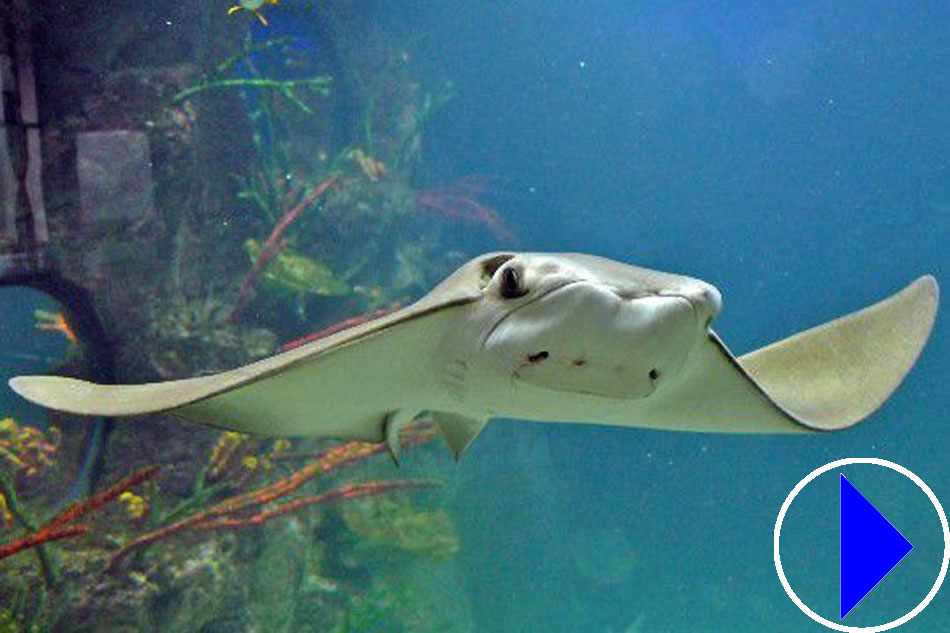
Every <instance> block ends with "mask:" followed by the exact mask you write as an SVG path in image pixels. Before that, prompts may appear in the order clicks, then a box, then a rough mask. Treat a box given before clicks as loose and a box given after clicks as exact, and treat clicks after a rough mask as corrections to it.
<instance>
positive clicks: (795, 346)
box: [738, 275, 939, 431]
mask: <svg viewBox="0 0 950 633" xmlns="http://www.w3.org/2000/svg"><path fill="white" fill-rule="evenodd" d="M938 295H939V289H938V286H937V281H936V279H934V278H933V277H931V276H929V275H927V276H924V277H920V278H919V279H917V280H916V281H914V282H913V283H911V284H910V285H908V286H907V287H906V288H904V289H903V290H901V291H900V292H898V293H896V294H894V295H892V296H890V297H888V298H887V299H884V300H883V301H880V302H879V303H876V304H874V305H872V306H869V307H867V308H865V309H863V310H859V311H857V312H853V313H851V314H849V315H846V316H844V317H841V318H839V319H835V320H834V321H830V322H828V323H825V324H823V325H820V326H818V327H815V328H812V329H810V330H806V331H804V332H801V333H799V334H796V335H794V336H791V337H789V338H787V339H784V340H781V341H778V342H776V343H773V344H771V345H768V346H766V347H763V348H761V349H758V350H756V351H754V352H751V353H749V354H746V355H745V356H742V357H741V358H739V359H738V362H739V364H740V365H741V367H742V369H743V370H744V371H745V372H746V373H747V374H748V375H749V376H750V377H751V378H752V379H753V380H754V381H755V382H756V383H757V384H758V385H759V386H760V387H761V389H762V390H763V391H764V392H765V393H766V394H767V395H768V396H769V398H771V399H772V400H773V401H774V402H775V403H776V404H777V405H778V406H780V407H781V408H782V409H783V410H785V411H786V412H787V413H789V414H790V415H791V416H792V417H794V418H795V419H797V420H798V421H799V422H801V423H802V424H804V425H805V426H808V427H810V428H813V429H817V430H823V431H829V430H838V429H843V428H847V427H849V426H852V425H854V424H856V423H858V422H860V421H861V420H863V419H864V418H866V417H867V416H869V415H871V414H872V413H873V412H874V411H876V410H877V409H878V408H879V407H880V406H881V405H882V404H883V403H884V401H885V400H886V399H887V398H888V397H889V396H890V395H891V394H892V393H893V392H894V390H895V389H897V387H898V385H900V383H901V381H902V380H903V379H904V377H905V376H906V375H907V372H908V371H910V368H911V367H912V366H913V365H914V363H915V362H916V360H917V357H918V356H919V355H920V352H921V350H922V349H923V347H924V344H925V343H926V342H927V339H928V338H929V336H930V332H931V329H932V328H933V324H934V319H935V318H936V314H937V302H938Z"/></svg>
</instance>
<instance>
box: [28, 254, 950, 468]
mask: <svg viewBox="0 0 950 633" xmlns="http://www.w3.org/2000/svg"><path fill="white" fill-rule="evenodd" d="M937 294H938V290H937V282H936V280H935V279H934V278H933V277H931V276H924V277H920V278H919V279H917V280H916V281H914V282H913V283H911V284H910V285H908V286H907V287H906V288H904V289H903V290H901V291H900V292H898V293H896V294H894V295H892V296H890V297H888V298H886V299H884V300H883V301H881V302H879V303H876V304H874V305H872V306H870V307H867V308H864V309H863V310H859V311H857V312H854V313H851V314H848V315H846V316H843V317H841V318H838V319H836V320H834V321H830V322H828V323H825V324H823V325H819V326H817V327H814V328H812V329H809V330H806V331H804V332H801V333H799V334H796V335H794V336H791V337H790V338H786V339H784V340H780V341H778V342H776V343H772V344H771V345H768V346H766V347H763V348H761V349H758V350H755V351H753V352H751V353H748V354H745V355H743V356H738V357H737V356H735V355H733V354H732V352H730V351H729V349H728V348H727V347H726V345H725V344H724V343H723V342H722V341H721V340H720V338H719V337H718V336H717V335H716V333H715V332H714V331H713V330H712V329H711V328H710V325H711V323H712V321H713V319H714V318H715V317H716V315H717V314H718V313H719V311H720V307H721V298H720V294H719V291H717V290H716V288H714V287H713V286H711V285H709V284H708V283H705V282H703V281H700V280H698V279H693V278H690V277H684V276H681V275H676V274H670V273H663V272H658V271H654V270H648V269H645V268H638V267H635V266H630V265H627V264H622V263H619V262H615V261H612V260H609V259H604V258H600V257H595V256H591V255H581V254H539V253H530V254H529V253H491V254H487V255H483V256H481V257H477V258H475V259H473V260H471V261H470V262H468V263H467V264H465V265H463V266H462V267H461V268H459V269H458V270H457V271H455V272H454V273H453V274H452V275H450V276H449V277H447V278H446V279H445V280H444V281H443V282H442V283H440V284H439V285H438V286H436V287H435V288H434V289H433V290H432V291H431V292H430V293H429V294H427V295H426V296H424V297H423V298H422V299H420V300H419V301H417V302H416V303H414V304H412V305H410V306H408V307H406V308H403V309H401V310H399V311H397V312H394V313H392V314H389V315H387V316H385V317H382V318H379V319H377V320H374V321H370V322H368V323H364V324H361V325H358V326H355V327H352V328H349V329H346V330H343V331H340V332H337V333H335V334H333V335H330V336H327V337H326V338H322V339H319V340H316V341H313V342H311V343H308V344H305V345H302V346H300V347H297V348H294V349H291V350H289V351H286V352H283V353H281V354H277V355H275V356H272V357H269V358H266V359H264V360H260V361H258V362H255V363H252V364H250V365H246V366H243V367H238V368H236V369H232V370H230V371H225V372H223V373H219V374H214V375H207V376H201V377H196V378H189V379H184V380H173V381H168V382H158V383H150V384H141V385H103V384H94V383H90V382H85V381H82V380H78V379H74V378H65V377H55V376H21V377H17V378H13V379H12V380H10V386H11V387H12V388H13V390H14V391H16V392H17V393H18V394H20V395H21V396H23V397H24V398H26V399H27V400H31V401H32V402H35V403H37V404H40V405H43V406H45V407H48V408H51V409H57V410H61V411H66V412H70V413H75V414H81V415H90V416H131V415H140V414H150V413H159V412H168V413H170V414H171V415H173V416H176V417H179V418H182V419H184V420H188V421H191V422H197V423H200V424H206V425H210V426H214V427H218V428H223V429H230V430H235V431H241V432H245V433H252V434H261V435H268V436H333V437H338V438H345V439H357V440H363V441H386V442H387V443H388V445H389V448H390V451H391V452H392V454H393V457H394V458H396V457H397V452H398V448H399V446H398V439H397V438H398V432H399V429H400V428H402V427H403V426H404V425H406V424H407V423H409V422H410V421H411V420H413V419H414V418H415V417H416V416H418V415H419V414H420V413H424V412H428V413H430V414H431V415H432V417H433V418H434V419H435V420H436V422H437V423H438V425H439V426H440V427H441V430H442V432H443V434H444V436H445V438H446V441H447V443H448V445H449V448H450V449H451V451H452V452H453V454H454V455H455V457H456V458H458V457H459V456H460V455H461V454H462V452H463V451H464V450H465V449H466V447H467V446H468V445H469V444H470V443H471V441H472V440H473V439H474V438H475V437H476V436H477V435H478V434H479V433H480V432H481V431H482V429H483V428H484V427H485V425H486V423H487V422H488V421H489V420H490V419H492V418H498V417H504V418H515V419H523V420H529V421H540V422H566V423H567V422H574V423H589V424H604V425H616V426H624V427H642V428H653V429H665V430H675V431H696V432H721V433H796V432H806V433H807V432H821V431H837V430H841V429H845V428H848V427H851V426H853V425H854V424H856V423H858V422H860V421H861V420H863V419H864V418H866V417H867V416H869V415H870V414H871V413H873V412H874V411H875V410H877V409H878V408H879V407H880V406H881V405H882V404H883V403H884V401H885V400H886V399H887V398H888V396H890V394H891V393H892V392H893V391H894V390H895V389H896V388H897V386H898V385H899V384H900V382H901V381H902V380H903V378H904V376H905V375H906V374H907V372H908V371H909V370H910V368H911V366H912V365H913V364H914V362H915V361H916V360H917V357H918V355H919V354H920V352H921V349H922V348H923V346H924V344H925V343H926V341H927V338H928V337H929V335H930V331H931V328H932V326H933V322H934V318H935V315H936V309H937Z"/></svg>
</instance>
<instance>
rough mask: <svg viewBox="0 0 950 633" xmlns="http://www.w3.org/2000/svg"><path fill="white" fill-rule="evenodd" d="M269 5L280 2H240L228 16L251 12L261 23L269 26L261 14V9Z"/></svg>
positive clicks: (274, 0)
mask: <svg viewBox="0 0 950 633" xmlns="http://www.w3.org/2000/svg"><path fill="white" fill-rule="evenodd" d="M267 4H279V0H239V2H238V3H237V4H236V5H234V6H233V7H231V8H230V9H228V15H233V14H234V13H237V12H238V11H249V12H250V13H253V14H254V17H256V18H257V19H258V20H260V21H261V24H263V25H264V26H267V18H265V17H264V14H263V13H261V9H263V8H264V5H267Z"/></svg>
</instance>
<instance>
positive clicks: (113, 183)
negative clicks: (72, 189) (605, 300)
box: [76, 130, 154, 224]
mask: <svg viewBox="0 0 950 633" xmlns="http://www.w3.org/2000/svg"><path fill="white" fill-rule="evenodd" d="M76 162H77V175H78V178H79V198H80V205H81V206H80V218H81V220H82V222H83V223H85V224H90V223H99V222H112V221H121V220H127V221H134V220H137V219H139V218H141V217H142V216H143V215H145V214H146V213H150V212H152V209H153V204H154V203H153V199H152V177H151V150H150V149H149V142H148V137H147V136H146V135H145V133H144V132H134V131H131V130H114V131H108V132H83V133H80V134H77V135H76Z"/></svg>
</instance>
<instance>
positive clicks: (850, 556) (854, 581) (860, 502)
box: [840, 475, 914, 618]
mask: <svg viewBox="0 0 950 633" xmlns="http://www.w3.org/2000/svg"><path fill="white" fill-rule="evenodd" d="M840 539H841V593H840V606H841V617H842V618H844V616H846V615H848V613H849V612H850V611H851V609H853V608H854V607H855V606H856V605H857V604H858V603H859V602H861V600H862V599H863V598H864V596H866V595H868V593H869V592H870V591H871V590H872V589H874V587H875V586H876V585H877V584H878V583H879V582H881V581H882V580H883V579H884V576H886V575H887V574H888V573H889V572H890V571H891V570H892V569H894V567H896V566H897V563H899V562H901V560H903V558H904V557H905V556H907V553H908V552H910V550H912V549H914V546H913V545H911V544H910V541H908V540H907V539H906V538H904V536H903V535H902V534H901V533H900V532H898V531H897V529H895V528H894V526H893V525H891V524H890V522H889V521H888V520H887V519H885V518H884V515H882V514H881V513H880V512H878V511H877V508H875V507H874V506H872V505H871V503H870V502H869V501H868V500H867V499H865V498H864V496H863V495H862V494H861V493H860V492H858V490H857V488H855V487H854V486H852V485H851V482H849V481H848V480H847V479H845V477H844V475H841V531H840Z"/></svg>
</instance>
